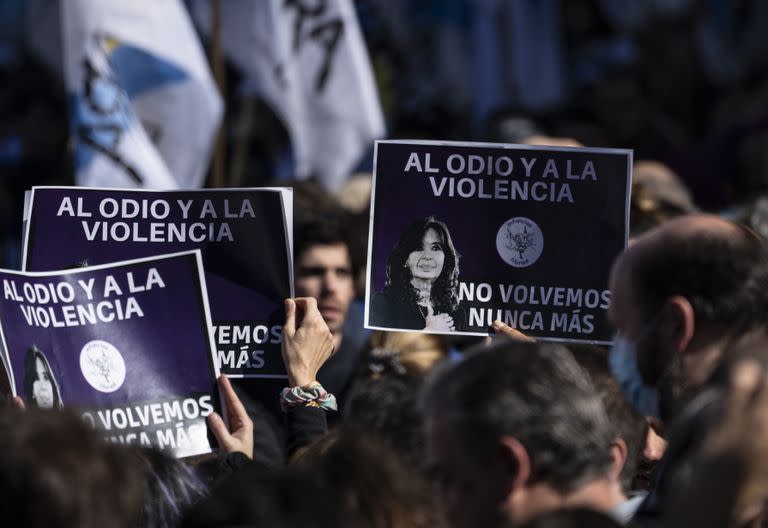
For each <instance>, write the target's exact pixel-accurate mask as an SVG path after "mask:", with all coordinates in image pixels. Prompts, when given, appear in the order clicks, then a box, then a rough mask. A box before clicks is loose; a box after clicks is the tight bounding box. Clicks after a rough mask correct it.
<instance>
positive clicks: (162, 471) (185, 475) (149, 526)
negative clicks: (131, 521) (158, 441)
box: [131, 448, 207, 528]
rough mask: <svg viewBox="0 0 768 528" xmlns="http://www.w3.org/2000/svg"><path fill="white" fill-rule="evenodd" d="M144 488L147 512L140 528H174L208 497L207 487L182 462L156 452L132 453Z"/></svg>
mask: <svg viewBox="0 0 768 528" xmlns="http://www.w3.org/2000/svg"><path fill="white" fill-rule="evenodd" d="M131 453H132V455H133V457H134V459H135V462H136V464H137V466H138V467H139V468H140V470H141V472H142V477H143V479H142V480H143V482H142V483H143V485H144V500H143V504H144V509H143V512H142V520H141V523H140V526H142V527H145V528H171V527H174V526H177V525H178V523H179V521H180V520H181V516H182V513H183V512H184V510H186V509H187V508H188V507H190V506H192V505H193V504H195V503H197V502H198V501H200V500H201V499H202V498H203V497H205V495H206V491H207V490H206V487H205V485H204V484H203V482H202V481H201V480H200V478H199V477H198V476H197V475H196V474H195V472H194V470H193V469H192V468H191V467H189V466H188V465H187V464H186V463H184V462H183V461H181V460H179V459H177V458H174V457H172V456H171V455H169V454H168V453H165V452H163V451H159V450H157V449H153V448H136V449H133V450H132V451H131Z"/></svg>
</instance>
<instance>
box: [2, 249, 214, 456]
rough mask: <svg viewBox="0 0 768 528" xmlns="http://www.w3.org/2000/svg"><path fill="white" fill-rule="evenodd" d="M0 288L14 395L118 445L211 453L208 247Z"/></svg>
mask: <svg viewBox="0 0 768 528" xmlns="http://www.w3.org/2000/svg"><path fill="white" fill-rule="evenodd" d="M0 282H1V283H2V296H0V341H1V342H2V346H3V350H4V351H5V354H6V358H7V361H8V363H9V365H10V369H9V374H10V378H11V388H12V392H13V395H14V396H15V395H19V396H21V397H22V398H23V399H24V401H25V402H26V405H27V406H37V407H42V408H62V407H64V408H71V409H74V410H76V411H77V412H79V413H80V414H81V416H82V417H83V419H84V420H85V421H86V422H88V423H89V424H91V425H92V426H94V427H96V428H98V429H101V430H103V432H104V434H105V435H106V437H107V438H108V439H109V440H110V441H113V442H116V443H124V444H141V445H152V446H156V447H159V448H162V449H168V450H171V451H172V452H173V453H174V454H175V455H176V456H191V455H197V454H202V453H208V452H210V450H211V446H210V444H209V441H208V434H207V428H206V425H205V417H206V416H207V415H209V414H210V413H211V412H212V411H213V410H214V395H213V393H214V388H215V386H216V378H217V377H218V375H219V370H218V368H217V367H216V366H215V364H214V361H213V352H214V350H215V348H214V344H213V338H212V336H211V333H210V325H211V319H210V312H209V308H208V301H207V291H206V283H205V277H204V275H203V265H202V259H201V257H200V252H199V251H188V252H183V253H175V254H171V255H167V256H160V257H156V258H145V259H136V260H130V261H125V262H120V263H116V264H107V265H101V266H93V267H88V268H81V269H72V270H67V271H59V272H43V273H25V272H18V271H7V270H0Z"/></svg>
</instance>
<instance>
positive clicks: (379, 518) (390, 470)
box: [301, 428, 440, 528]
mask: <svg viewBox="0 0 768 528" xmlns="http://www.w3.org/2000/svg"><path fill="white" fill-rule="evenodd" d="M301 465H304V466H306V467H310V468H312V469H313V470H314V471H316V472H317V474H318V475H319V477H320V478H321V479H322V480H323V481H324V482H326V483H327V486H329V487H332V488H334V489H335V490H337V491H338V492H339V494H340V495H341V501H342V504H343V513H342V515H343V517H344V524H343V525H344V526H350V527H352V526H355V527H356V526H366V527H371V528H377V527H380V528H391V527H397V528H421V527H423V528H434V527H439V526H440V523H439V515H438V514H437V512H436V510H435V508H434V505H433V503H432V500H431V498H430V494H429V493H428V490H427V487H426V485H425V483H424V482H423V481H422V480H421V479H420V478H419V477H418V475H416V474H415V473H414V472H412V471H410V470H409V469H407V468H406V466H405V465H403V464H402V463H401V462H400V460H399V459H398V457H397V456H395V454H394V453H393V452H392V451H390V449H389V448H388V447H387V446H386V445H385V444H383V443H381V442H379V441H378V439H376V438H375V437H372V436H369V435H367V434H365V433H364V432H362V431H358V430H355V429H352V428H342V429H341V430H340V431H339V432H338V434H337V435H336V436H335V437H334V439H333V441H332V442H330V443H323V447H322V449H320V450H317V451H315V454H314V456H311V457H306V458H305V459H304V460H303V461H302V462H301Z"/></svg>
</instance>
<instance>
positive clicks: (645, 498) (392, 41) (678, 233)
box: [0, 0, 768, 528]
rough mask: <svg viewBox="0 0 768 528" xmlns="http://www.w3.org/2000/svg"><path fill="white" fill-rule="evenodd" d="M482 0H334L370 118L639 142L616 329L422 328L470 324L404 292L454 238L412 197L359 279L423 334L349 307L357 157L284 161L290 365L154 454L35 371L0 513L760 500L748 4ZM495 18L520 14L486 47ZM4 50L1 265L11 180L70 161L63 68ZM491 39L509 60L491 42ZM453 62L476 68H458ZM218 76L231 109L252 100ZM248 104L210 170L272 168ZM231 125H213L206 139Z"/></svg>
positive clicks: (692, 517) (761, 338) (269, 123)
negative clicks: (398, 232) (367, 70)
mask: <svg viewBox="0 0 768 528" xmlns="http://www.w3.org/2000/svg"><path fill="white" fill-rule="evenodd" d="M286 3H289V2H286ZM502 4H504V2H493V1H485V2H468V1H466V0H451V1H445V0H428V1H421V2H405V1H403V0H397V1H390V0H360V1H358V2H357V8H358V10H359V11H360V12H361V14H362V15H368V16H361V22H362V29H363V31H364V32H365V36H366V40H367V44H368V47H369V52H370V54H371V56H372V58H373V65H374V68H375V70H376V72H377V77H378V79H377V81H378V83H379V87H380V89H381V93H382V100H383V101H382V102H383V106H384V107H385V111H386V115H387V120H388V127H389V136H390V137H392V138H419V139H445V140H456V139H460V140H469V139H476V140H482V141H495V142H505V143H511V142H515V143H526V142H527V143H533V144H549V145H560V146H579V145H581V144H585V145H588V146H593V147H606V146H610V147H626V148H633V149H634V150H635V159H637V160H640V161H637V162H636V163H635V164H634V167H633V186H632V196H631V203H630V244H629V247H628V248H627V249H626V250H625V251H624V252H623V253H622V254H621V255H619V256H618V257H617V258H616V260H615V262H614V264H613V269H612V273H611V276H610V279H609V288H610V294H611V301H610V307H609V309H608V317H609V319H610V322H611V324H612V325H613V327H614V328H615V331H616V334H615V338H614V342H613V345H611V346H591V345H590V346H588V345H582V344H568V343H566V344H562V343H557V344H555V343H552V342H543V341H537V340H535V339H532V338H531V337H529V336H526V335H525V334H523V333H521V332H520V331H518V330H517V329H515V328H512V327H510V326H507V325H506V324H504V323H502V322H501V321H495V322H494V323H493V325H492V326H491V327H490V328H489V334H490V336H489V337H474V336H462V335H447V334H440V335H437V334H431V333H429V331H430V330H434V331H438V332H444V331H449V330H458V331H460V330H462V328H461V321H463V320H464V317H463V316H462V315H461V314H458V313H457V311H458V310H459V309H458V308H457V304H456V302H455V301H456V299H451V298H446V299H435V306H436V307H437V306H438V303H439V310H438V311H439V312H442V313H441V315H442V317H440V318H436V317H432V314H429V313H421V312H420V311H419V310H420V309H419V308H418V303H415V302H413V300H414V299H418V298H419V294H420V292H419V291H418V282H419V281H418V280H416V281H414V278H416V279H418V277H415V274H414V271H413V269H411V268H409V266H408V258H409V255H411V254H412V253H413V252H414V251H415V250H417V249H421V250H423V251H425V252H426V251H428V248H425V247H424V246H425V243H424V240H425V239H429V237H433V238H434V240H435V241H436V242H437V243H439V244H441V247H442V248H447V249H450V251H448V253H452V254H453V256H454V258H453V261H451V255H448V256H447V257H445V258H446V261H445V262H443V263H442V267H441V269H445V270H447V271H446V272H445V274H444V275H445V277H444V278H445V280H453V281H455V280H457V279H456V275H457V273H458V264H457V263H456V259H455V249H454V248H453V247H452V243H451V239H450V235H449V234H448V232H447V229H446V228H445V226H444V225H443V224H442V222H440V221H438V220H435V219H433V218H425V219H424V221H422V222H419V223H418V224H414V226H412V228H411V229H410V230H409V231H408V233H406V234H405V235H403V237H402V239H401V244H402V247H398V248H395V251H393V256H392V262H391V263H389V264H388V267H389V268H391V270H388V277H389V276H390V275H391V278H392V280H391V281H390V282H389V284H388V286H387V288H385V289H384V290H383V291H381V292H378V293H376V294H375V296H374V298H373V299H372V301H373V303H374V304H376V305H377V306H378V308H379V310H378V311H379V312H380V313H385V314H386V317H387V318H388V319H389V320H395V321H396V322H397V326H399V327H403V328H412V329H414V330H422V329H423V328H422V327H423V326H424V325H423V324H422V323H424V324H426V327H427V328H425V329H426V330H427V332H384V331H370V330H367V329H365V327H364V324H363V318H364V302H365V301H364V299H365V289H366V281H367V277H366V254H367V247H368V240H367V237H368V222H369V204H370V191H371V179H370V176H366V175H365V174H362V175H357V176H355V177H353V178H351V179H350V180H349V182H348V183H347V184H346V185H345V186H344V187H343V188H341V189H339V190H337V191H336V192H335V193H333V194H332V193H329V192H328V191H326V190H324V189H323V188H322V187H321V186H319V185H316V184H314V183H312V182H302V183H290V185H291V186H292V187H293V188H294V212H295V218H294V266H293V269H294V274H295V277H294V283H295V292H296V297H295V298H291V299H286V300H285V319H284V324H283V341H282V356H283V361H284V363H285V367H286V370H287V373H288V378H287V381H286V387H285V388H284V389H283V390H282V392H278V393H275V394H274V398H273V401H274V403H275V405H274V409H273V408H272V407H270V406H267V405H262V404H261V403H260V402H256V401H253V400H252V399H250V398H249V397H248V396H247V395H246V394H244V393H243V392H242V391H240V390H239V388H238V386H237V385H236V384H234V385H233V384H231V383H230V381H229V380H228V379H227V378H226V376H223V377H221V378H220V379H219V380H218V384H219V387H218V389H219V391H220V394H221V397H222V400H223V403H224V405H223V411H222V412H223V413H226V416H221V415H219V414H217V413H213V414H211V415H210V416H209V417H208V418H207V423H208V429H209V431H210V435H211V436H212V437H213V438H215V443H216V445H217V446H218V449H217V450H216V451H215V452H214V453H212V454H209V455H204V456H197V457H193V458H186V459H176V458H174V457H172V456H170V455H169V454H167V453H164V452H162V451H160V450H157V449H154V448H149V447H139V446H131V445H119V444H112V443H108V442H105V441H104V439H103V436H102V435H101V433H100V432H99V431H98V430H93V429H92V428H90V427H89V426H88V425H87V424H85V423H84V422H83V421H82V420H81V419H80V417H79V416H78V415H77V414H76V410H74V409H70V408H64V409H61V408H60V407H61V402H60V399H61V398H60V396H59V395H58V388H57V387H56V386H55V384H50V383H49V384H47V385H45V387H44V389H45V390H42V389H41V390H40V391H37V392H38V393H39V394H40V395H41V396H40V397H41V398H44V399H45V401H46V402H49V403H50V404H49V405H48V404H46V406H47V407H52V408H53V409H51V410H41V409H38V408H37V405H36V402H25V401H23V400H21V399H19V398H16V399H11V398H10V397H5V396H2V397H0V497H1V498H0V525H2V526H6V525H7V526H25V527H31V528H37V527H45V528H49V527H51V526H62V527H84V528H90V527H102V526H114V527H117V528H121V527H131V528H133V527H138V526H140V527H152V528H154V527H157V528H171V527H209V526H232V527H234V526H269V527H276V528H281V527H299V526H317V527H320V528H323V527H325V526H327V527H329V528H330V527H334V528H337V527H355V528H356V527H369V526H370V527H375V528H378V527H381V528H422V527H423V528H427V527H429V528H440V527H446V528H448V527H456V528H461V527H474V526H482V527H488V528H494V527H499V528H511V527H526V528H566V527H594V528H601V527H617V526H636V527H663V526H674V527H680V526H686V527H687V526H690V527H705V528H706V527H713V528H714V527H739V528H741V527H745V528H746V527H759V526H763V525H765V524H766V523H767V522H768V440H766V438H768V315H766V314H768V242H767V240H768V238H767V237H768V227H767V226H768V220H766V218H767V216H766V215H767V214H768V213H766V211H768V200H766V199H765V198H760V196H761V195H762V194H764V193H765V190H766V185H765V184H766V181H768V180H766V178H765V174H764V171H765V167H766V164H765V152H766V150H765V149H764V148H762V145H763V144H764V142H765V129H766V127H765V123H766V122H768V121H766V120H765V118H764V114H765V110H764V105H762V104H761V103H762V102H763V101H764V100H765V96H764V93H765V86H766V79H767V78H768V77H766V75H765V73H764V68H763V66H764V59H765V54H762V53H758V52H757V51H759V50H761V49H762V48H761V45H762V43H763V40H764V36H765V35H766V34H768V33H766V32H765V31H764V26H765V23H766V20H768V19H766V18H765V17H762V16H760V15H761V14H763V13H764V9H765V5H766V4H765V3H764V2H759V1H756V0H751V1H744V2H719V1H708V2H700V3H696V2H689V1H685V0H663V1H661V0H656V1H654V2H651V1H638V2H634V3H633V5H635V6H636V8H635V9H634V10H633V9H625V8H624V6H625V3H624V2H615V1H609V0H576V1H571V0H569V1H568V2H565V1H562V2H558V1H555V0H552V1H539V0H537V1H535V2H519V3H518V4H519V6H523V7H524V9H523V8H521V9H520V10H515V9H501V8H500V7H499V6H501V5H502ZM9 5H10V3H9ZM510 5H511V3H510ZM446 6H448V7H446ZM468 6H470V7H472V9H469V7H468ZM525 6H527V7H525ZM536 6H538V7H536ZM637 6H639V7H637ZM500 9H501V10H500ZM537 9H541V12H537V11H536V10H537ZM470 15H471V16H470ZM437 19H439V20H437ZM537 20H538V23H537V24H534V22H537ZM553 20H555V21H556V20H562V23H561V24H560V25H557V24H555V23H554V22H552V21H553ZM542 21H546V22H547V23H546V24H544V23H543V22H542ZM550 22H551V23H550ZM11 26H12V24H10V25H8V27H11ZM497 26H498V27H497ZM14 27H15V26H14ZM492 27H493V28H496V29H498V30H499V32H500V34H502V35H504V34H512V33H510V32H509V27H515V28H517V29H520V31H517V32H513V33H514V37H515V39H517V40H515V41H514V42H505V41H504V39H501V38H495V39H494V41H493V42H492V43H490V44H489V43H488V41H486V40H484V39H486V38H490V36H492V35H491V33H492V31H491V30H490V28H492ZM425 28H428V29H429V31H425ZM503 28H506V31H507V33H505V32H504V30H503ZM531 28H537V29H538V30H539V32H538V33H536V32H535V31H526V29H531ZM5 29H6V30H7V29H8V28H5ZM494 31H495V30H494ZM496 37H499V35H496ZM537 39H538V40H537ZM467 40H472V41H473V42H474V43H475V44H476V45H474V46H469V45H467V42H466V41H467ZM534 41H535V42H536V43H538V44H537V45H538V46H539V47H537V48H536V53H535V54H531V53H528V52H527V50H528V49H529V48H528V47H526V46H528V45H531V42H534ZM0 44H2V42H0ZM491 45H492V46H493V48H494V49H495V55H494V54H492V53H490V51H488V49H489V46H491ZM505 47H508V48H509V49H506V50H505V49H502V48H505ZM3 49H4V48H2V47H0V78H2V79H3V81H4V82H3V83H0V103H2V104H0V116H2V119H1V121H2V122H3V123H4V126H3V127H2V129H0V170H2V171H3V174H4V175H5V176H6V178H4V179H3V180H2V182H0V249H1V251H0V253H2V260H3V262H4V263H5V266H6V267H15V266H17V265H18V263H19V262H20V259H21V252H20V247H19V244H18V242H17V241H18V240H19V238H20V237H19V233H18V230H19V229H20V226H21V222H17V221H16V219H17V218H20V217H21V216H22V215H21V210H22V204H23V198H22V196H23V192H24V190H26V189H28V188H29V187H30V186H32V185H42V184H64V183H71V180H72V174H71V172H72V171H71V169H70V166H71V163H70V161H71V160H70V159H69V157H70V153H69V152H68V151H67V149H68V139H67V138H68V134H67V124H66V123H67V119H66V101H65V97H64V93H63V90H62V89H60V88H61V86H60V83H59V84H57V82H56V81H54V80H52V78H51V74H50V72H48V71H47V70H45V68H43V67H42V65H40V64H37V63H36V62H34V61H27V62H25V61H23V60H22V58H23V57H21V55H20V58H19V59H14V60H8V59H7V58H4V57H6V55H8V54H7V53H5V54H3V53H2V52H3ZM467 50H472V53H470V52H468V51H467ZM520 50H523V51H524V52H525V53H523V54H520V53H519V51H520ZM756 50H757V51H756ZM502 52H503V53H502ZM507 52H509V53H512V55H513V58H516V59H518V61H517V62H515V61H514V60H513V62H515V67H514V68H511V70H514V71H510V70H506V69H504V68H502V67H500V66H499V67H497V66H498V65H499V64H500V62H501V60H502V57H504V58H505V59H504V60H512V59H510V57H507V55H506V53H507ZM566 52H567V53H566ZM18 53H19V54H20V53H21V52H18ZM492 55H493V56H492ZM8 56H10V55H8ZM531 56H532V57H535V58H536V60H537V61H538V62H539V64H538V66H539V68H538V69H536V71H537V75H533V74H530V75H528V73H530V70H531V69H533V67H532V65H531V64H530V62H525V60H524V59H526V57H528V58H530V57H531ZM566 56H567V60H565V58H566ZM435 57H437V59H436V58H435ZM731 57H735V58H737V59H738V60H729V58H731ZM483 59H487V61H485V62H483ZM491 59H494V60H491ZM521 61H522V62H521ZM470 63H473V64H474V63H477V66H478V68H480V70H482V71H478V72H476V75H470V74H469V70H470V67H469V66H470ZM526 68H528V70H526ZM425 72H427V73H425ZM228 74H229V76H230V77H232V76H235V77H236V74H235V73H233V72H232V71H229V72H228ZM523 74H525V75H523ZM498 76H503V77H504V79H501V80H500V79H498V78H497V77H498ZM566 77H568V79H567V80H566ZM501 81H503V83H501ZM555 81H557V82H555ZM237 85H238V83H235V82H231V83H229V87H230V91H232V92H234V91H235V87H236V86H237ZM557 86H559V87H560V88H559V89H558V90H554V88H553V87H557ZM52 87H54V88H57V89H53V88H52ZM545 88H546V90H545ZM497 92H498V93H497ZM502 92H503V93H502ZM693 94H695V97H694V96H693ZM514 97H517V99H514ZM510 98H511V99H512V100H508V99H510ZM225 99H227V102H228V104H227V113H228V114H229V117H230V118H231V117H233V115H237V114H238V112H239V111H240V110H241V107H242V106H244V105H245V104H246V103H247V101H245V100H243V99H238V98H237V97H236V96H234V95H233V93H229V94H225ZM252 102H253V101H251V103H252ZM491 103H493V104H491ZM259 104H260V105H261V103H259ZM250 111H251V113H252V114H253V116H254V119H253V121H254V122H255V123H256V124H255V125H254V127H253V128H254V129H255V130H252V131H251V132H250V134H251V136H249V137H248V138H246V139H243V140H242V141H243V142H244V143H247V145H246V147H244V148H245V150H247V151H248V153H247V156H245V157H246V158H247V159H246V160H245V161H244V162H243V163H241V164H240V165H241V167H240V170H241V173H242V174H240V175H239V177H238V178H232V181H236V182H239V184H241V185H243V186H249V185H250V186H252V185H261V184H266V183H269V184H273V183H275V182H274V181H273V179H272V178H273V177H274V179H276V180H280V178H279V176H280V172H281V171H280V166H281V163H282V164H285V163H284V161H285V159H284V158H285V157H286V151H289V147H288V146H287V142H288V138H287V136H286V134H285V133H284V130H283V128H282V127H281V125H280V123H278V120H277V118H276V117H275V115H274V113H272V112H271V111H270V110H268V108H267V107H266V105H261V106H257V107H256V108H255V110H254V109H251V110H250ZM230 122H231V119H230ZM42 124H44V125H45V126H42ZM43 129H44V130H43ZM237 134H239V132H233V127H229V129H228V130H225V134H224V135H225V136H226V137H225V138H224V141H225V142H226V143H228V148H229V150H230V151H232V150H235V147H234V146H233V143H236V142H237V141H240V139H242V138H238V137H235V136H237ZM552 136H557V137H552ZM246 140H247V141H246ZM287 157H290V156H287ZM368 165H370V164H368ZM361 167H362V168H365V169H370V166H367V165H366V163H365V162H364V163H362V164H361ZM283 169H285V168H284V167H283ZM285 170H286V171H287V172H289V173H290V170H288V169H285ZM288 176H292V174H288ZM277 183H278V184H285V183H286V181H278V182H277ZM700 205H701V207H700ZM702 210H707V211H716V212H717V213H718V214H704V213H702ZM429 240H431V239H429ZM389 271H391V274H390V272H389ZM454 271H455V272H456V273H453V272H454ZM425 277H426V278H427V279H429V278H430V277H429V273H428V272H425ZM441 277H442V275H441ZM431 279H434V280H437V279H436V278H434V277H432V278H431ZM414 310H416V311H415V312H414ZM374 326H375V325H374ZM25 368H27V369H28V371H29V372H30V373H31V374H30V375H29V376H28V379H30V380H35V379H38V380H42V379H43V378H44V377H45V376H46V372H47V370H49V367H48V366H47V362H46V360H45V357H44V356H42V355H39V354H34V353H30V355H29V362H28V365H26V367H25ZM33 383H35V381H33ZM41 386H42V385H41ZM33 392H34V391H32V390H27V393H33ZM278 402H279V403H278ZM33 404H34V405H33ZM277 409H281V410H280V411H279V415H278V416H277V418H278V419H276V416H275V413H276V412H278V411H277ZM225 418H226V420H225ZM764 435H765V436H764Z"/></svg>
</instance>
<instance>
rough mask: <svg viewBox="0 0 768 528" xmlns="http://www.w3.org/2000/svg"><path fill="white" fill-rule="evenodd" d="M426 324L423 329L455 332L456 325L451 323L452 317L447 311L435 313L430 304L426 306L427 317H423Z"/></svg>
mask: <svg viewBox="0 0 768 528" xmlns="http://www.w3.org/2000/svg"><path fill="white" fill-rule="evenodd" d="M424 319H425V322H426V325H425V326H424V330H434V331H436V332H455V331H456V327H455V325H454V324H453V317H451V316H450V315H448V314H447V313H441V314H437V315H435V309H434V308H432V305H431V304H430V305H428V306H427V317H425V318H424Z"/></svg>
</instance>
